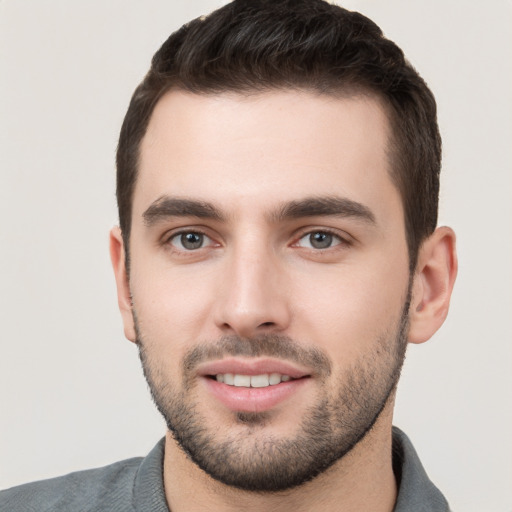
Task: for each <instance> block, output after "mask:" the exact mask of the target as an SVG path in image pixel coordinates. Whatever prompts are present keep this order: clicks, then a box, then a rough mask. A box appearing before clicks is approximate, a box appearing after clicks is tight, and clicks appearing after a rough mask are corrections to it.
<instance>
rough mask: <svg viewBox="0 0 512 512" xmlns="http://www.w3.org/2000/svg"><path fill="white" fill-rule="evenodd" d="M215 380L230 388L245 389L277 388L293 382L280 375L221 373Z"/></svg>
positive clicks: (288, 377) (287, 377)
mask: <svg viewBox="0 0 512 512" xmlns="http://www.w3.org/2000/svg"><path fill="white" fill-rule="evenodd" d="M215 378H216V380H217V382H223V383H224V384H227V385H228V386H235V387H243V388H249V387H250V388H266V387H267V386H275V385H276V384H279V383H281V382H288V381H289V380H291V377H290V376H289V375H281V374H280V373H271V374H268V373H264V374H262V375H240V374H233V373H219V374H218V375H216V376H215Z"/></svg>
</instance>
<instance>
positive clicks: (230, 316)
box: [217, 235, 289, 337]
mask: <svg viewBox="0 0 512 512" xmlns="http://www.w3.org/2000/svg"><path fill="white" fill-rule="evenodd" d="M282 279H283V275H282V269H281V268H280V264H279V259H278V257H277V255H276V254H275V252H274V250H273V249H272V247H271V244H270V243H269V242H268V241H266V240H263V239H261V238H260V237H256V236H250V235H248V236H243V237H240V239H238V240H237V242H236V243H234V244H233V246H232V247H231V248H230V250H229V251H228V257H227V261H226V271H225V279H224V283H223V287H222V293H221V296H219V298H218V300H219V304H218V308H217V323H218V325H219V327H220V328H221V329H222V330H223V331H225V332H226V331H231V332H232V333H235V334H237V335H239V336H242V337H250V336H254V335H255V334H258V333H261V332H263V331H281V330H283V329H285V328H286V326H287V325H288V322H289V311H288V304H287V300H286V295H285V293H284V289H283V287H282V286H281V283H282Z"/></svg>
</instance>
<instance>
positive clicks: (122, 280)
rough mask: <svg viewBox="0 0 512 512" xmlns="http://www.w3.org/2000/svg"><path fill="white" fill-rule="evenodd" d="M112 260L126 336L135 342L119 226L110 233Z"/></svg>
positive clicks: (123, 249) (128, 286) (130, 300)
mask: <svg viewBox="0 0 512 512" xmlns="http://www.w3.org/2000/svg"><path fill="white" fill-rule="evenodd" d="M110 259H111V261H112V267H113V269H114V276H115V279H116V287H117V302H118V305H119V311H120V312H121V316H122V319H123V325H124V334H125V336H126V338H128V339H129V340H130V341H133V342H135V340H136V335H135V325H134V321H133V313H132V299H131V294H130V285H129V280H128V273H127V270H126V259H125V248H124V242H123V237H122V235H121V230H120V228H119V227H118V226H115V227H114V228H112V229H111V231H110Z"/></svg>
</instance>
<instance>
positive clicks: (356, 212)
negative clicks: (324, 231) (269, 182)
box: [274, 196, 376, 224]
mask: <svg viewBox="0 0 512 512" xmlns="http://www.w3.org/2000/svg"><path fill="white" fill-rule="evenodd" d="M317 216H318V217H322V216H330V217H352V218H356V219H358V220H362V221H364V222H366V223H368V224H376V220H375V215H374V214H373V212H372V211H371V210H370V208H368V207H367V206H365V205H364V204H362V203H359V202H357V201H353V200H352V199H348V198H346V197H338V196H327V197H308V198H306V199H303V200H300V201H291V202H289V203H286V204H285V205H284V206H283V207H282V208H281V209H280V210H279V211H278V212H277V213H276V214H275V215H274V217H275V220H276V221H279V220H281V219H283V220H291V219H300V218H302V217H317Z"/></svg>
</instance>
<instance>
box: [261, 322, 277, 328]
mask: <svg viewBox="0 0 512 512" xmlns="http://www.w3.org/2000/svg"><path fill="white" fill-rule="evenodd" d="M274 325H275V324H274V322H263V323H262V324H260V327H274Z"/></svg>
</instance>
